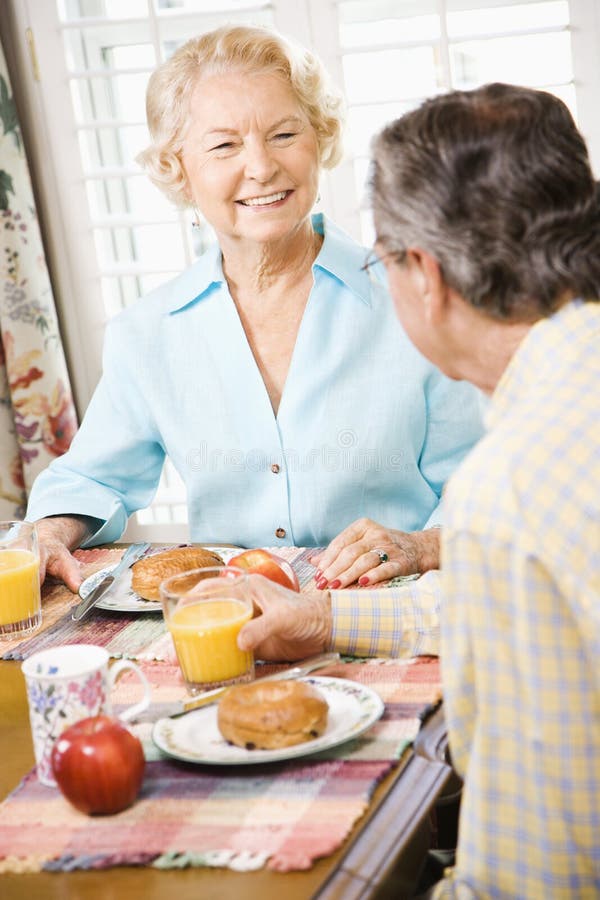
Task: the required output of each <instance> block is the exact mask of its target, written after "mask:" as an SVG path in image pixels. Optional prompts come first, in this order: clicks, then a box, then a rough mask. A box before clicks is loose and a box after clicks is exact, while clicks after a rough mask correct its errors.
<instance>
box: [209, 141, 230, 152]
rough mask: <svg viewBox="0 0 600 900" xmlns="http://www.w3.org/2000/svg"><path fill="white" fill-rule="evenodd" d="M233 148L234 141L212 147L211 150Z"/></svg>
mask: <svg viewBox="0 0 600 900" xmlns="http://www.w3.org/2000/svg"><path fill="white" fill-rule="evenodd" d="M233 146H234V143H233V141H223V143H222V144H217V145H216V146H215V147H211V150H231V148H232V147H233Z"/></svg>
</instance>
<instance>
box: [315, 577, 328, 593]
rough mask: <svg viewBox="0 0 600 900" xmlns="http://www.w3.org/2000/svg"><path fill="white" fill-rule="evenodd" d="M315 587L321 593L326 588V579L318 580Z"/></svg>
mask: <svg viewBox="0 0 600 900" xmlns="http://www.w3.org/2000/svg"><path fill="white" fill-rule="evenodd" d="M317 587H318V588H319V590H320V591H322V590H323V589H324V588H326V587H327V579H326V578H319V580H318V581H317Z"/></svg>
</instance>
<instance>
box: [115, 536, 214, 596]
mask: <svg viewBox="0 0 600 900" xmlns="http://www.w3.org/2000/svg"><path fill="white" fill-rule="evenodd" d="M223 565H225V563H224V562H223V560H222V559H221V557H220V556H219V554H218V553H213V551H212V550H206V549H205V548H204V547H175V548H174V549H173V550H165V551H164V552H163V553H155V554H154V556H149V557H148V558H147V559H140V560H139V561H138V562H136V563H134V565H133V566H132V569H131V587H132V589H133V590H134V591H135V592H136V594H138V595H139V596H140V597H141V598H142V599H143V600H160V594H159V590H158V588H159V585H160V583H161V581H164V580H165V578H170V576H171V575H178V574H179V573H180V572H187V571H188V570H189V569H205V568H206V567H207V566H223Z"/></svg>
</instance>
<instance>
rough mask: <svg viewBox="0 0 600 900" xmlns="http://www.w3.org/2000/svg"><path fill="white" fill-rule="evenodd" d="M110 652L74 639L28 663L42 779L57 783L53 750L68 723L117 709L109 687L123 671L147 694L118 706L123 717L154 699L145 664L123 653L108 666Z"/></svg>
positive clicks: (129, 716)
mask: <svg viewBox="0 0 600 900" xmlns="http://www.w3.org/2000/svg"><path fill="white" fill-rule="evenodd" d="M109 658H110V657H109V655H108V653H107V651H106V650H105V649H104V648H103V647H97V646H96V645H94V644H72V645H67V646H64V647H53V648H52V649H50V650H41V651H40V652H39V653H34V654H33V656H30V657H29V659H27V660H25V662H24V663H23V665H22V667H21V668H22V670H23V674H24V675H25V682H26V685H27V699H28V701H29V720H30V722H31V732H32V735H33V749H34V753H35V760H36V764H37V776H38V778H39V780H40V781H41V782H42V784H47V785H49V786H51V787H54V786H55V785H56V781H55V780H54V776H53V774H52V766H51V762H50V756H51V753H52V747H53V746H54V742H55V741H56V739H57V738H58V737H59V735H60V734H62V732H63V731H64V730H65V728H68V727H69V725H73V724H74V723H75V722H78V721H79V720H80V719H86V718H87V717H88V716H97V715H101V714H106V715H112V705H111V702H110V693H111V691H112V688H113V686H114V684H115V682H116V680H117V678H118V677H119V675H120V674H121V673H122V672H124V671H126V670H128V669H129V670H131V671H133V672H135V674H136V675H137V677H138V678H139V680H140V681H141V682H142V685H143V688H144V696H143V699H142V700H140V702H139V703H135V704H133V705H132V706H129V707H127V709H125V710H123V711H119V713H118V716H119V718H120V719H122V720H123V721H129V720H130V719H133V718H134V716H137V715H139V713H141V712H143V711H144V710H145V709H147V708H148V706H149V705H150V694H151V691H150V685H149V684H148V681H147V680H146V677H145V675H144V673H143V672H142V671H141V670H140V668H139V667H138V666H136V664H135V663H134V662H131V661H130V660H128V659H123V660H120V661H119V662H116V663H114V665H112V666H111V667H110V669H109V667H108V661H109Z"/></svg>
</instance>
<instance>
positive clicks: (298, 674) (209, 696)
mask: <svg viewBox="0 0 600 900" xmlns="http://www.w3.org/2000/svg"><path fill="white" fill-rule="evenodd" d="M339 661H340V654H339V653H319V655H318V656H309V657H308V658H307V659H303V660H301V661H300V662H297V663H296V665H295V666H291V668H289V669H284V670H283V671H281V672H274V673H273V674H272V675H264V676H263V677H262V678H257V679H256V680H257V681H287V680H288V679H290V678H293V679H296V678H302V677H303V676H304V675H308V674H309V672H314V671H315V669H324V668H325V666H333V665H335V663H337V662H339ZM228 690H230V688H229V687H222V688H216V689H215V690H214V691H205V692H204V693H203V694H201V695H200V696H198V697H192V698H191V699H190V700H182V701H181V702H180V703H179V704H178V712H174V713H172V714H171V715H170V716H164V715H163V716H161V718H163V719H164V718H167V719H178V718H179V717H180V716H185V715H187V714H188V713H189V712H192V711H193V710H195V709H199V708H200V707H202V706H211V705H212V704H213V703H218V702H219V700H220V699H221V697H222V696H223V695H224V694H226V693H227V691H228Z"/></svg>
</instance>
